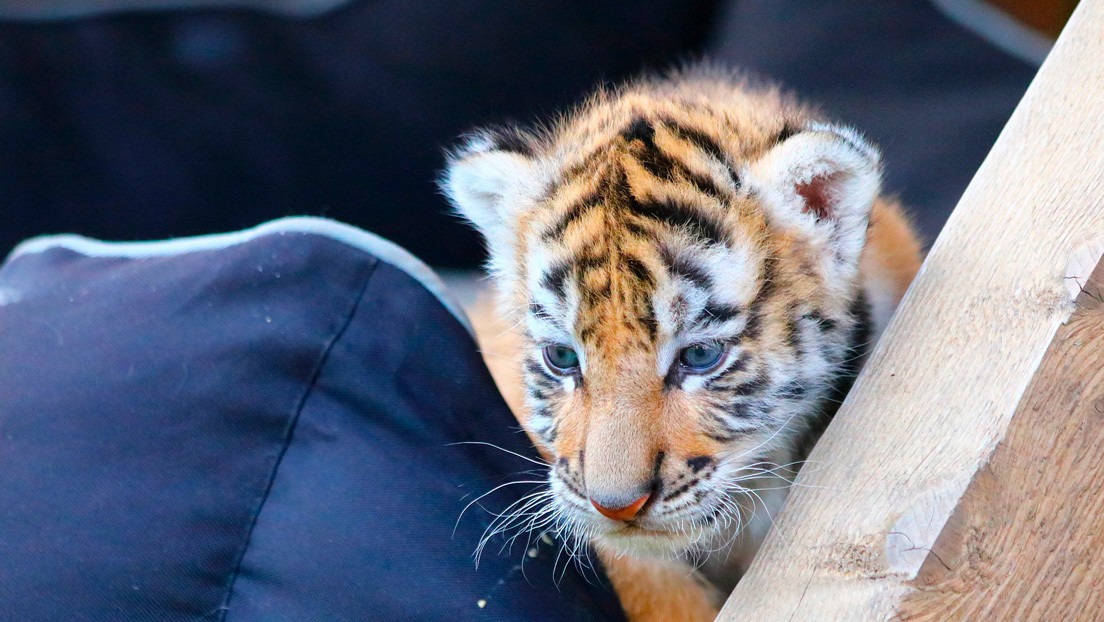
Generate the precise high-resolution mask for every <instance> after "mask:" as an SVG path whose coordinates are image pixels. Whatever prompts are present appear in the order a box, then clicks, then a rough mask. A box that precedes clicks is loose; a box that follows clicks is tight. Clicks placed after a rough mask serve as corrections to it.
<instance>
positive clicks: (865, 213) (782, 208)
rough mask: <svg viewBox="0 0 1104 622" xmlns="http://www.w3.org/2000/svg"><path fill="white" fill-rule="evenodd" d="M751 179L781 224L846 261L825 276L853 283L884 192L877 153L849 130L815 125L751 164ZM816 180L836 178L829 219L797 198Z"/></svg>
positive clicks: (831, 185) (833, 182) (832, 187)
mask: <svg viewBox="0 0 1104 622" xmlns="http://www.w3.org/2000/svg"><path fill="white" fill-rule="evenodd" d="M747 177H748V181H749V185H751V186H753V187H754V188H755V189H756V190H757V191H758V192H759V193H760V194H761V195H762V196H763V198H764V205H765V207H766V208H767V209H768V210H769V211H770V214H771V216H772V218H773V219H774V220H775V221H776V222H777V223H779V224H781V225H783V226H786V227H789V228H792V229H794V230H797V231H799V232H801V233H802V234H803V235H804V236H805V237H806V238H807V239H809V240H810V241H811V242H813V243H814V244H815V245H816V246H818V247H820V248H822V249H824V250H830V251H831V254H830V255H828V256H833V255H838V256H839V257H840V258H841V259H842V260H843V265H839V266H833V268H834V271H836V272H837V273H836V274H829V275H827V276H829V277H836V278H840V279H841V280H842V281H843V282H851V280H852V279H853V278H854V275H855V271H856V269H857V265H858V260H859V255H860V253H861V252H862V249H863V246H864V245H865V243H866V225H867V222H868V220H869V219H870V212H871V209H873V206H874V200H875V199H876V198H877V196H878V193H879V192H880V190H881V159H880V157H879V155H878V152H877V150H876V149H874V147H872V146H871V145H870V144H869V143H867V142H866V141H865V140H863V138H862V137H861V136H860V135H859V134H858V133H857V132H855V131H854V130H852V129H850V128H846V127H842V126H835V125H828V124H823V123H814V124H810V125H809V126H808V127H807V128H806V130H805V131H802V132H799V133H797V134H795V135H794V136H792V137H790V138H788V139H787V140H785V141H783V142H782V143H781V144H779V145H777V146H776V147H774V148H773V149H771V150H770V151H769V152H768V153H767V154H766V155H765V156H763V157H762V158H760V159H759V160H758V161H757V162H755V163H753V164H752V165H751V166H750V167H749V168H748V170H747ZM818 177H832V178H833V179H832V180H831V183H830V184H829V185H828V187H827V193H828V194H829V196H830V200H829V207H828V211H829V214H828V216H827V218H823V219H820V218H817V216H816V215H815V214H812V213H810V212H809V211H808V210H807V205H806V204H805V200H804V199H803V198H802V197H801V195H800V194H798V192H797V188H798V186H800V185H802V184H806V183H808V182H810V181H812V180H814V179H816V178H818ZM828 281H829V282H832V279H831V278H829V279H828Z"/></svg>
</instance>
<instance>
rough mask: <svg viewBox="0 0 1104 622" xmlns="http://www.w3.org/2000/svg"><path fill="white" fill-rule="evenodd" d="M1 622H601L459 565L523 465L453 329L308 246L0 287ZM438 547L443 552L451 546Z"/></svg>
mask: <svg viewBox="0 0 1104 622" xmlns="http://www.w3.org/2000/svg"><path fill="white" fill-rule="evenodd" d="M0 344H2V347H0V474H2V476H0V560H3V563H2V564H0V620H35V621H39V620H41V621H47V620H59V621H61V620H66V621H69V620H97V621H98V620H135V621H147V620H150V621H152V620H157V621H169V620H174V621H175V620H227V621H233V622H253V621H256V622H260V621H268V622H271V621H282V620H288V621H292V620H326V621H331V620H332V621H338V620H464V619H479V620H596V619H603V620H605V619H612V620H617V619H621V618H622V613H621V611H620V609H619V606H618V605H617V602H616V596H615V595H614V593H613V592H612V591H611V589H610V588H609V587H608V585H607V584H606V583H605V582H604V580H603V579H602V578H601V577H600V576H599V575H598V574H596V573H593V572H589V571H588V572H587V573H586V574H584V573H582V572H581V571H580V570H579V569H578V568H577V567H576V566H575V565H572V564H568V563H567V562H566V559H565V558H564V557H559V558H557V551H558V550H559V545H558V544H557V543H553V544H552V545H548V544H545V543H543V542H540V541H539V540H538V541H537V543H535V544H533V545H531V546H530V547H529V548H528V549H527V548H526V547H525V546H522V545H519V546H515V547H514V548H513V549H512V550H510V551H506V552H503V553H502V554H501V555H496V553H497V552H498V549H499V547H500V546H501V544H502V543H503V540H502V539H501V538H500V539H497V540H496V541H495V542H494V543H493V544H492V546H491V547H490V549H489V551H488V554H487V555H486V556H484V558H483V560H482V562H481V564H480V566H479V567H478V569H477V568H476V567H475V565H474V562H473V560H472V556H471V554H472V551H473V550H474V548H475V546H476V543H477V541H478V539H479V537H480V535H481V534H482V533H483V530H484V529H485V528H486V527H487V525H488V524H489V523H490V521H491V519H492V518H493V515H492V514H491V513H490V511H496V510H501V509H502V508H504V507H505V506H506V505H508V504H509V503H511V502H513V501H515V500H517V499H518V498H520V495H521V494H523V493H524V492H526V491H527V490H531V489H532V486H529V485H519V486H506V487H505V488H503V489H502V490H500V491H499V492H498V493H496V494H494V495H491V496H488V497H487V498H485V499H484V500H482V501H481V502H480V504H477V505H475V506H473V507H472V510H469V512H468V513H467V514H465V517H464V519H463V520H460V521H459V523H457V517H458V516H459V514H460V510H461V509H462V508H463V507H464V505H465V504H466V503H467V502H468V501H469V500H470V499H472V498H473V495H478V494H479V493H482V492H485V491H487V490H490V489H491V488H493V487H494V486H496V485H498V484H500V483H504V482H506V481H513V480H519V479H534V478H533V477H532V476H531V475H526V474H525V473H524V472H526V471H530V470H532V469H533V467H534V465H533V464H531V463H529V462H527V461H525V460H523V459H521V458H517V457H514V456H511V455H510V454H508V453H506V452H504V451H500V450H497V449H492V448H490V447H487V446H484V445H473V444H461V445H455V444H454V443H458V442H459V443H463V442H470V441H478V442H489V443H493V444H495V445H498V446H500V447H502V448H503V449H506V450H509V451H513V452H518V453H519V454H522V455H524V456H528V457H531V458H536V455H535V453H534V451H533V449H532V447H531V446H530V445H529V444H528V442H527V440H526V438H525V436H524V435H523V434H519V433H518V430H517V424H516V422H515V421H514V419H513V417H512V416H511V415H510V413H509V411H508V409H507V408H506V406H505V405H504V403H503V402H502V400H501V397H500V396H499V395H498V393H497V391H496V389H495V387H494V384H493V382H492V380H491V379H490V377H489V374H488V373H487V371H486V369H485V367H484V366H483V363H482V361H481V360H480V358H479V355H478V353H477V351H476V348H475V345H474V343H473V342H472V339H471V338H470V336H469V335H468V334H467V333H466V332H465V330H464V328H463V327H462V325H461V324H460V322H459V321H458V320H457V319H456V318H455V317H453V316H452V315H451V314H450V313H449V312H448V311H447V310H446V308H445V307H444V306H442V304H441V303H440V302H439V301H438V300H437V299H436V298H435V297H434V295H433V294H431V293H430V292H429V291H428V290H426V289H425V288H424V287H422V286H421V285H420V284H419V283H418V282H417V281H415V280H414V279H413V278H411V276H409V275H408V274H407V273H406V272H404V271H403V270H401V269H399V268H398V267H396V266H395V265H393V264H391V263H387V262H386V261H383V260H380V259H377V258H376V257H375V256H373V255H372V254H371V253H369V252H367V251H365V250H363V249H360V248H355V247H353V246H350V245H349V244H346V243H343V242H339V241H337V240H335V239H332V238H330V237H327V236H325V235H320V234H318V233H309V232H286V233H283V234H275V233H273V234H269V235H262V236H259V237H256V238H255V239H253V240H251V241H248V242H245V243H238V244H233V245H229V246H225V247H223V248H215V249H208V250H200V251H193V252H186V253H179V254H173V255H169V256H153V257H143V258H126V257H102V256H88V255H86V254H83V252H76V251H74V250H69V249H67V248H60V247H56V248H50V249H47V250H42V251H40V252H33V253H27V254H22V255H19V256H17V257H15V258H13V259H11V260H9V261H8V262H7V263H6V264H5V265H4V266H3V268H2V269H0ZM454 526H455V534H454V533H453V529H454Z"/></svg>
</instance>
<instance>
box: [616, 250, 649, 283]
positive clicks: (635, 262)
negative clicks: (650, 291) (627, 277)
mask: <svg viewBox="0 0 1104 622" xmlns="http://www.w3.org/2000/svg"><path fill="white" fill-rule="evenodd" d="M622 259H623V260H624V262H625V267H626V268H628V270H629V272H631V273H632V275H633V276H635V277H636V279H637V280H638V281H640V282H641V283H643V284H644V285H648V286H651V285H654V284H655V277H654V276H652V271H651V270H649V269H648V266H646V265H644V262H643V261H640V259H638V258H637V257H634V256H632V255H624V256H622Z"/></svg>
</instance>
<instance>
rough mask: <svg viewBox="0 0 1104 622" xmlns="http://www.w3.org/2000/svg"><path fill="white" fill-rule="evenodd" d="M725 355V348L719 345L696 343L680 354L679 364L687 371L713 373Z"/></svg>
mask: <svg viewBox="0 0 1104 622" xmlns="http://www.w3.org/2000/svg"><path fill="white" fill-rule="evenodd" d="M724 353H725V349H724V346H722V345H721V344H719V343H695V344H694V345H692V346H690V347H687V348H683V349H682V351H681V352H679V356H678V362H679V365H681V366H682V367H683V369H685V370H687V371H690V372H697V373H703V372H707V371H712V370H713V368H714V367H715V366H716V365H717V363H720V362H721V357H723V356H724Z"/></svg>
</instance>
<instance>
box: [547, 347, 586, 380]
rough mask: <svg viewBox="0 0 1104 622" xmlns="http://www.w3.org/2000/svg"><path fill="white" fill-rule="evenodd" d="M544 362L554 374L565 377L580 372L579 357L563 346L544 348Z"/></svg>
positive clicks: (573, 351)
mask: <svg viewBox="0 0 1104 622" xmlns="http://www.w3.org/2000/svg"><path fill="white" fill-rule="evenodd" d="M544 362H545V364H547V365H548V368H549V369H551V370H552V371H553V372H555V373H557V374H560V375H563V376H567V375H570V374H573V373H575V372H577V371H578V370H579V355H578V354H576V353H575V350H572V349H571V348H569V347H567V346H565V345H561V344H555V345H550V346H544Z"/></svg>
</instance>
